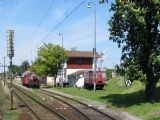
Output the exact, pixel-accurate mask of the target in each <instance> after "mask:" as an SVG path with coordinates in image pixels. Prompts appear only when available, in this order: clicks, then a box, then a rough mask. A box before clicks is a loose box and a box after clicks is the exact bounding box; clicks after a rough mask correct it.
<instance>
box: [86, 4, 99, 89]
mask: <svg viewBox="0 0 160 120" xmlns="http://www.w3.org/2000/svg"><path fill="white" fill-rule="evenodd" d="M92 6H93V7H94V48H93V55H94V58H93V64H94V82H93V84H94V87H93V90H94V92H95V91H96V67H97V66H96V5H95V3H94V2H89V3H88V6H87V7H88V8H92Z"/></svg>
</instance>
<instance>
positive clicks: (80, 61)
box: [56, 51, 101, 85]
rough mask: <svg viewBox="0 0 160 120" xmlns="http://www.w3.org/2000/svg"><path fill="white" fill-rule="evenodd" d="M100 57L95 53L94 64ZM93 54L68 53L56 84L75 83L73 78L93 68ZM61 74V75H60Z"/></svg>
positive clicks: (85, 52)
mask: <svg viewBox="0 0 160 120" xmlns="http://www.w3.org/2000/svg"><path fill="white" fill-rule="evenodd" d="M100 57H101V56H100V55H99V54H98V53H96V63H97V60H98V58H100ZM93 60H94V54H93V52H92V51H68V59H67V61H66V62H65V63H64V65H63V72H62V71H61V70H60V71H59V74H58V75H57V79H56V81H57V82H61V80H62V78H63V82H64V83H68V82H69V84H70V85H73V84H74V83H75V82H76V79H77V78H75V76H76V75H78V74H79V73H82V71H83V70H87V69H93V68H94V63H93ZM62 74H63V75H62Z"/></svg>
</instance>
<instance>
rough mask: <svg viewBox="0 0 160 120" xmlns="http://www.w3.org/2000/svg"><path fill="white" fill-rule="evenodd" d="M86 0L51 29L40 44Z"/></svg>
mask: <svg viewBox="0 0 160 120" xmlns="http://www.w3.org/2000/svg"><path fill="white" fill-rule="evenodd" d="M84 2H85V1H82V2H81V3H80V4H78V6H76V7H75V8H74V9H73V10H72V11H71V12H70V13H69V14H67V15H66V16H65V18H64V19H62V20H61V21H60V22H59V23H58V24H57V25H56V26H55V27H54V28H53V29H51V30H50V31H49V32H48V33H47V34H46V35H45V37H44V38H43V39H42V40H41V41H40V42H39V43H38V45H40V44H41V43H44V41H45V40H46V39H47V38H48V37H49V36H50V35H51V33H52V32H53V31H55V30H56V29H57V28H58V27H59V26H60V25H62V24H63V23H64V22H65V21H66V19H68V18H69V17H70V16H71V15H72V14H73V13H74V12H75V11H76V10H77V9H78V8H80V6H81V5H82V4H84ZM36 48H37V47H36ZM33 51H34V49H33V50H31V52H33Z"/></svg>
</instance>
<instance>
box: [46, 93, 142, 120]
mask: <svg viewBox="0 0 160 120" xmlns="http://www.w3.org/2000/svg"><path fill="white" fill-rule="evenodd" d="M49 91H51V92H55V93H58V94H62V95H66V96H67V97H71V98H76V99H79V100H80V101H82V102H84V103H86V104H88V106H92V107H96V108H97V109H99V110H101V111H103V112H105V113H106V114H108V115H110V116H112V117H113V118H115V119H117V120H142V119H140V118H138V117H136V116H134V115H131V114H129V113H127V112H124V111H121V110H116V111H115V110H114V111H113V110H112V109H111V108H109V107H107V106H106V104H104V103H101V102H97V101H93V100H90V99H86V98H83V97H79V96H72V95H69V94H66V93H63V92H59V91H56V90H49Z"/></svg>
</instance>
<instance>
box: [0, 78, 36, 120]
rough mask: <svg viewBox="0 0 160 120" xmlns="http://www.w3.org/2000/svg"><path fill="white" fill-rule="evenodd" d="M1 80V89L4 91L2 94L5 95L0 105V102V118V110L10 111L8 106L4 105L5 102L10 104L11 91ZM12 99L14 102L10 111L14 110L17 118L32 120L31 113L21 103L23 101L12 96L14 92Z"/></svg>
mask: <svg viewBox="0 0 160 120" xmlns="http://www.w3.org/2000/svg"><path fill="white" fill-rule="evenodd" d="M1 82H2V91H3V92H4V95H5V102H4V100H2V105H1V103H0V120H2V117H3V114H2V112H1V111H3V112H9V113H10V112H11V110H10V106H9V107H6V105H7V104H10V93H11V92H10V90H9V88H8V86H7V84H6V85H5V86H4V83H3V81H1ZM13 101H14V104H13V107H14V110H12V111H14V112H15V113H16V114H17V115H18V116H17V120H33V116H32V115H31V113H30V112H29V111H28V109H27V108H26V107H25V106H24V105H23V103H22V102H21V101H19V100H18V99H17V98H16V97H15V96H14V94H13ZM0 102H1V101H0ZM22 106H23V107H22ZM2 109H3V110H2Z"/></svg>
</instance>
